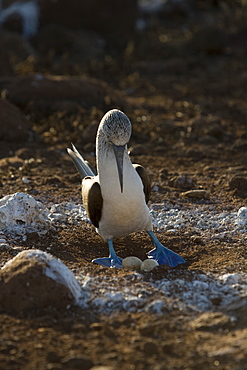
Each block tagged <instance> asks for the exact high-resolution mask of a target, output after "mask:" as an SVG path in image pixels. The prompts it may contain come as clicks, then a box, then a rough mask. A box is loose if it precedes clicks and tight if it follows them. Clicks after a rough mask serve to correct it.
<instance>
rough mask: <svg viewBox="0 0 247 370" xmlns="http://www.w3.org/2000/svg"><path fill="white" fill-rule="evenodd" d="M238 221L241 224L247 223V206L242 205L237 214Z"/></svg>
mask: <svg viewBox="0 0 247 370" xmlns="http://www.w3.org/2000/svg"><path fill="white" fill-rule="evenodd" d="M237 223H238V225H240V226H245V225H247V207H241V208H239V210H238V214H237Z"/></svg>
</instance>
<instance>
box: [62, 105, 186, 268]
mask: <svg viewBox="0 0 247 370" xmlns="http://www.w3.org/2000/svg"><path fill="white" fill-rule="evenodd" d="M131 131H132V127H131V122H130V120H129V118H128V117H127V116H126V115H125V114H124V113H123V112H121V111H120V110H118V109H113V110H110V111H109V112H107V113H106V114H105V115H104V117H103V118H102V120H101V122H100V124H99V127H98V131H97V137H96V165H97V174H96V173H95V171H94V169H93V168H92V167H91V166H90V165H89V163H88V162H87V161H85V160H84V159H83V158H82V156H81V155H80V153H79V152H78V151H77V149H76V148H75V146H74V145H72V149H73V150H71V149H67V151H68V154H69V155H70V157H71V158H72V160H73V162H74V164H75V166H76V168H77V170H78V172H79V173H80V176H81V178H82V201H83V204H84V207H85V209H86V212H87V214H88V217H89V218H90V220H91V222H92V224H93V225H94V226H95V227H96V231H97V232H98V233H99V234H100V235H101V236H102V238H103V239H104V240H105V241H107V243H108V247H109V257H104V258H97V259H94V260H93V262H95V263H98V264H100V265H103V266H107V267H115V268H121V267H122V258H120V257H118V256H117V254H116V252H115V250H114V247H113V239H115V238H119V237H122V236H125V235H128V234H130V233H132V232H135V231H141V230H145V231H146V232H147V233H148V234H149V236H150V237H151V239H152V241H153V244H154V246H155V248H154V249H152V250H151V251H150V252H149V253H148V258H152V259H155V260H156V261H157V262H158V263H159V264H160V265H162V264H166V265H169V266H171V267H175V266H177V265H178V264H180V263H184V262H185V261H184V259H183V258H182V257H181V256H179V255H178V254H176V253H174V252H173V251H171V250H170V249H168V248H166V247H164V246H163V245H162V244H161V243H160V242H159V240H158V239H157V237H156V236H155V234H154V232H153V226H152V220H151V215H150V212H149V209H148V206H147V202H148V200H149V197H150V192H151V184H150V180H149V177H148V174H147V172H146V170H145V169H144V167H142V166H140V165H138V164H132V163H131V160H130V157H129V154H128V151H127V144H128V142H129V139H130V136H131Z"/></svg>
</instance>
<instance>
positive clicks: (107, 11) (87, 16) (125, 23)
mask: <svg viewBox="0 0 247 370" xmlns="http://www.w3.org/2000/svg"><path fill="white" fill-rule="evenodd" d="M38 4H39V8H40V25H41V27H42V26H43V25H46V24H51V23H53V24H58V25H61V26H63V27H67V28H71V29H77V30H78V29H86V30H93V31H96V32H98V33H99V34H101V35H102V36H104V37H106V38H107V40H110V41H114V42H115V43H116V44H117V45H121V44H125V42H126V40H128V39H129V38H130V37H131V35H132V34H133V33H134V32H135V24H136V17H137V0H126V1H125V2H124V3H123V2H122V0H115V1H111V0H105V1H104V3H103V4H102V1H101V0H91V1H85V0H82V1H79V2H78V0H70V1H67V0H60V1H53V0H38ZM99 10H100V11H99Z"/></svg>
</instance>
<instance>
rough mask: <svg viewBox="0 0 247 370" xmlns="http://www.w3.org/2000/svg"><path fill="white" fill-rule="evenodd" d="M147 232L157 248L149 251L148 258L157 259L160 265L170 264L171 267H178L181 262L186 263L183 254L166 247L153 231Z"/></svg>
mask: <svg viewBox="0 0 247 370" xmlns="http://www.w3.org/2000/svg"><path fill="white" fill-rule="evenodd" d="M147 233H148V234H149V235H150V237H151V239H152V241H153V243H154V245H155V248H154V249H152V250H151V251H150V252H149V253H148V258H152V259H155V260H156V261H157V262H158V264H159V265H168V266H170V267H176V266H177V265H179V264H180V263H185V260H184V259H183V258H182V257H181V256H179V255H178V254H177V253H175V252H173V251H171V250H170V249H168V248H166V247H164V246H163V244H161V243H160V242H159V240H158V239H157V238H156V236H155V235H154V233H153V231H147Z"/></svg>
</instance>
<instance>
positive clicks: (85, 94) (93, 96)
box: [0, 74, 123, 111]
mask: <svg viewBox="0 0 247 370" xmlns="http://www.w3.org/2000/svg"><path fill="white" fill-rule="evenodd" d="M0 89H5V90H6V95H7V98H8V100H10V101H11V102H12V103H14V104H16V105H19V106H22V107H23V106H26V105H28V104H30V103H31V102H32V103H33V104H34V105H36V106H37V107H41V108H43V109H48V110H49V111H50V110H52V104H56V103H57V102H60V103H61V101H66V102H68V101H73V102H74V103H75V102H77V103H79V104H80V105H81V106H82V107H87V108H89V107H92V106H97V107H102V106H103V107H105V106H107V107H109V106H114V107H116V106H123V99H122V98H121V97H120V94H118V92H116V91H115V90H113V89H112V88H111V87H109V86H108V85H107V84H106V83H104V82H102V81H99V80H96V79H92V78H89V77H66V76H50V77H45V76H44V75H38V74H36V75H26V76H19V77H9V78H5V79H0Z"/></svg>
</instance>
